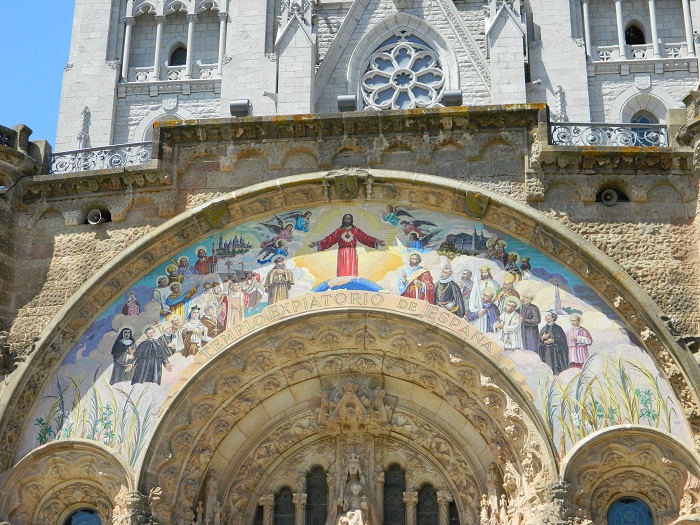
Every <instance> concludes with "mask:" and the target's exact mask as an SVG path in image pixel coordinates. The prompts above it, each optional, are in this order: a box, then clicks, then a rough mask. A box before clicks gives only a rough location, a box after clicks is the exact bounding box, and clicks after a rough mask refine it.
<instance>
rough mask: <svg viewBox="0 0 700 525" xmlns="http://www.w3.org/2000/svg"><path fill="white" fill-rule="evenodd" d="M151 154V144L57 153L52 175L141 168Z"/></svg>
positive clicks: (53, 156) (53, 155)
mask: <svg viewBox="0 0 700 525" xmlns="http://www.w3.org/2000/svg"><path fill="white" fill-rule="evenodd" d="M151 154H152V143H151V142H135V143H132V144H117V145H114V146H104V147H100V148H87V149H80V150H73V151H62V152H56V153H53V154H52V155H51V173H77V172H81V171H93V170H105V169H112V168H125V167H127V166H139V165H141V164H146V163H148V162H150V160H151Z"/></svg>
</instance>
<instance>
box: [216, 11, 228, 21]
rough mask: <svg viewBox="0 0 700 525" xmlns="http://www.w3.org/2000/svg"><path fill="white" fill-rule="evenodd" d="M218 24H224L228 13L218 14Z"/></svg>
mask: <svg viewBox="0 0 700 525" xmlns="http://www.w3.org/2000/svg"><path fill="white" fill-rule="evenodd" d="M218 17H219V22H226V21H227V20H228V13H219V14H218Z"/></svg>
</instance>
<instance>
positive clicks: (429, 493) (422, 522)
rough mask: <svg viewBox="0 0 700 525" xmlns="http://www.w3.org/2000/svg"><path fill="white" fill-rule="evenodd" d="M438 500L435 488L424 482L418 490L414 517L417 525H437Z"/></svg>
mask: <svg viewBox="0 0 700 525" xmlns="http://www.w3.org/2000/svg"><path fill="white" fill-rule="evenodd" d="M438 513H439V507H438V500H437V494H436V492H435V489H434V488H433V486H432V485H431V484H430V483H426V484H425V485H423V486H422V487H421V488H420V489H419V490H418V506H417V507H416V519H417V522H418V525H438V515H439V514H438Z"/></svg>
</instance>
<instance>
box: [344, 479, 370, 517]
mask: <svg viewBox="0 0 700 525" xmlns="http://www.w3.org/2000/svg"><path fill="white" fill-rule="evenodd" d="M348 488H349V494H348V495H347V496H345V497H344V498H342V501H339V502H338V504H339V505H342V513H341V515H340V516H339V517H338V525H370V523H371V522H370V518H369V515H370V510H369V503H368V501H367V496H365V495H364V494H362V485H360V482H359V481H351V482H350V484H349V485H348Z"/></svg>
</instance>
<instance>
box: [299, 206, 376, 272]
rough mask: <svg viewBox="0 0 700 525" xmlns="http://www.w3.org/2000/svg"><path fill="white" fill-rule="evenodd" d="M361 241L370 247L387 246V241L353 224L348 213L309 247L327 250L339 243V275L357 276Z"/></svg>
mask: <svg viewBox="0 0 700 525" xmlns="http://www.w3.org/2000/svg"><path fill="white" fill-rule="evenodd" d="M358 242H360V243H362V244H364V245H365V246H368V247H369V248H378V247H379V246H385V245H386V243H385V242H384V241H382V240H379V239H376V238H374V237H372V236H371V235H367V234H366V233H365V232H363V231H362V230H361V229H360V228H358V227H357V226H355V225H354V224H353V217H352V215H351V214H349V213H347V214H345V215H343V223H342V225H341V226H340V228H338V229H337V230H335V231H334V232H332V233H331V234H330V235H328V236H326V237H324V238H323V239H321V240H320V241H315V242H312V243H311V244H309V248H318V251H323V250H327V249H328V248H330V247H331V246H334V245H335V244H338V266H337V276H338V277H357V275H358V265H357V243H358Z"/></svg>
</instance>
